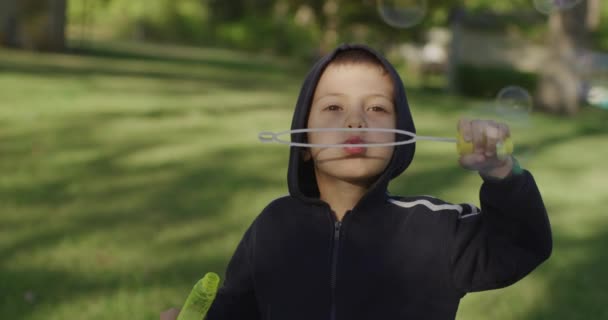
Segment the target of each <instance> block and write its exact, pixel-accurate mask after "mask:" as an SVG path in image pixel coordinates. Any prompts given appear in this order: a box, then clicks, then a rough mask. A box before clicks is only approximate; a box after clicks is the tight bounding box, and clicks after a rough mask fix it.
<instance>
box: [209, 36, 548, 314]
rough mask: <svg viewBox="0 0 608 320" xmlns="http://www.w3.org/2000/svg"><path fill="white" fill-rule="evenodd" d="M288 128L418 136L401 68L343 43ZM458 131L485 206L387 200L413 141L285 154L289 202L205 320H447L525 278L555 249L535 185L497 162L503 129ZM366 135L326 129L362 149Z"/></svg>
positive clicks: (305, 137)
mask: <svg viewBox="0 0 608 320" xmlns="http://www.w3.org/2000/svg"><path fill="white" fill-rule="evenodd" d="M291 128H292V129H300V128H396V129H400V130H406V131H410V132H415V127H414V122H413V120H412V117H411V114H410V110H409V107H408V103H407V99H406V95H405V90H404V87H403V84H402V82H401V79H400V78H399V76H398V74H397V72H396V71H395V69H394V68H393V67H392V66H391V65H390V64H389V62H387V61H386V60H385V59H384V58H383V57H382V56H380V55H379V54H378V53H376V52H375V51H373V50H372V49H370V48H368V47H366V46H361V45H342V46H340V47H339V48H337V49H336V50H335V51H334V52H332V53H330V54H329V55H327V56H326V57H324V58H322V59H321V60H320V61H319V62H318V63H317V64H316V65H315V66H314V67H313V69H312V71H311V72H310V73H309V74H308V76H307V78H306V80H305V82H304V85H303V87H302V90H301V92H300V96H299V99H298V102H297V106H296V109H295V113H294V117H293V121H292V125H291ZM459 129H460V130H461V132H462V133H463V135H464V137H465V140H467V141H471V142H472V143H473V144H474V153H473V154H470V155H464V156H461V157H460V159H459V161H460V164H461V166H462V167H463V168H465V169H472V170H477V171H478V172H479V173H480V176H481V178H482V180H483V184H482V186H481V190H480V202H481V209H478V208H476V207H475V206H473V205H469V204H450V203H446V202H444V201H442V200H440V199H436V198H433V197H429V196H417V197H414V196H412V197H395V196H391V195H388V193H387V186H388V184H389V181H390V180H391V179H392V178H395V177H397V176H398V175H399V174H401V173H402V172H403V171H404V170H405V169H406V168H407V167H408V165H409V164H410V162H411V161H412V158H413V156H414V150H415V145H414V144H405V145H399V146H396V147H373V148H363V147H357V146H353V147H352V148H310V149H306V148H301V147H292V148H291V153H290V160H289V168H288V185H289V195H288V196H285V197H282V198H280V199H277V200H275V201H273V202H272V203H270V204H269V205H268V206H267V207H266V208H265V209H264V210H263V212H262V213H261V214H260V215H259V216H258V217H257V218H256V219H255V221H254V222H253V223H252V224H251V226H250V227H249V229H248V230H247V231H246V233H245V235H244V237H243V239H242V241H241V242H240V244H239V245H238V248H237V249H236V252H235V253H234V255H233V257H232V259H231V261H230V263H229V265H228V268H227V271H226V274H225V277H224V278H225V279H224V284H223V286H222V287H221V288H220V289H219V291H218V294H217V297H216V300H215V301H214V303H213V305H212V306H211V309H210V310H209V313H208V314H207V318H206V319H207V320H232V319H234V320H237V319H238V320H244V319H260V320H262V319H264V320H268V319H277V320H287V319H289V320H297V319H306V320H310V319H328V320H340V319H344V320H345V319H348V320H357V319H382V320H388V319H441V320H445V319H454V318H455V315H456V310H457V308H458V304H459V301H460V299H461V298H462V297H463V296H464V295H465V294H466V293H467V292H473V291H481V290H489V289H495V288H500V287H505V286H508V285H511V284H513V283H514V282H516V281H518V280H520V279H522V278H523V277H524V276H526V275H527V274H528V273H530V272H531V271H532V270H533V269H535V268H536V267H537V266H538V265H539V264H540V263H542V262H543V261H544V260H546V259H547V258H548V257H549V255H550V253H551V248H552V240H551V231H550V226H549V221H548V218H547V214H546V211H545V207H544V205H543V201H542V199H541V196H540V193H539V191H538V189H537V187H536V184H535V182H534V179H533V177H532V175H531V174H530V173H529V172H528V171H526V170H522V169H519V167H518V166H517V165H516V162H515V161H514V159H512V158H507V159H500V158H498V157H497V156H496V144H497V142H500V141H502V140H504V139H505V138H506V137H507V136H508V135H509V132H508V128H507V127H506V126H504V125H502V124H497V123H494V122H492V121H482V120H474V121H469V120H461V121H460V123H459ZM373 134H374V133H371V132H367V133H365V132H362V133H360V134H359V133H358V134H353V133H351V132H335V133H331V134H330V135H333V136H331V137H332V139H339V141H341V142H344V143H349V142H352V143H364V142H366V141H372V140H373V138H374V137H373ZM394 138H395V139H401V138H400V137H399V136H395V137H394ZM292 139H293V140H295V141H296V142H310V143H324V142H325V141H324V140H323V139H329V138H328V135H327V134H326V133H323V134H321V133H309V134H296V135H294V136H293V137H292ZM332 143H335V141H332ZM411 183H416V182H415V181H412V182H411Z"/></svg>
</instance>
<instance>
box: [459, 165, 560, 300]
mask: <svg viewBox="0 0 608 320" xmlns="http://www.w3.org/2000/svg"><path fill="white" fill-rule="evenodd" d="M483 179H484V183H483V184H482V186H481V190H480V202H481V210H480V211H479V209H477V208H474V207H473V211H472V212H468V213H466V212H465V213H463V214H461V215H460V216H459V217H458V218H457V220H456V222H455V224H454V228H453V234H452V237H451V254H450V258H451V260H450V263H451V272H452V277H453V280H454V283H455V285H456V287H457V288H458V289H460V290H462V291H463V292H474V291H482V290H490V289H497V288H502V287H506V286H509V285H511V284H513V283H515V282H517V281H518V280H520V279H522V278H523V277H525V276H526V275H527V274H529V273H530V272H532V270H534V269H535V268H536V267H537V266H538V265H540V264H541V263H542V262H543V261H545V260H546V259H548V258H549V256H550V255H551V250H552V237H551V227H550V224H549V219H548V217H547V212H546V209H545V206H544V204H543V200H542V197H541V195H540V192H539V190H538V187H537V186H536V183H535V181H534V178H533V176H532V174H530V172H528V171H526V170H524V171H523V172H522V173H521V174H517V175H512V176H510V177H508V178H505V179H503V180H491V179H489V178H483ZM463 207H464V206H463Z"/></svg>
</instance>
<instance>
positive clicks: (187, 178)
mask: <svg viewBox="0 0 608 320" xmlns="http://www.w3.org/2000/svg"><path fill="white" fill-rule="evenodd" d="M79 53H80V55H74V54H68V55H58V54H52V55H50V54H47V55H40V54H35V53H27V52H21V51H10V50H0V88H2V90H0V103H1V105H2V107H0V177H1V178H0V212H1V214H0V292H2V294H1V295H0V315H2V316H1V318H3V319H4V318H6V319H28V320H30V319H31V320H33V319H93V320H94V319H158V314H159V312H160V311H161V310H164V309H167V308H169V307H171V306H181V304H182V303H183V301H184V299H185V298H186V296H187V294H188V293H189V290H190V289H191V288H192V286H193V285H194V283H195V282H196V281H197V280H198V279H199V278H200V277H202V276H203V275H204V274H205V273H206V272H208V271H215V272H217V273H219V274H220V275H221V274H222V273H223V271H224V269H225V266H226V263H227V262H228V259H229V258H230V256H231V254H232V252H233V250H234V248H235V246H236V244H237V242H238V241H239V240H240V237H241V236H242V233H243V232H244V230H245V228H247V227H248V226H249V224H250V222H251V221H252V219H253V218H254V217H255V216H256V215H257V214H258V213H259V212H260V210H261V209H262V208H263V207H264V206H265V205H266V204H267V203H268V202H269V201H271V200H272V199H274V198H276V197H279V196H282V195H284V194H286V193H287V189H286V181H285V180H286V179H285V178H286V164H287V156H288V155H287V148H285V147H282V146H272V145H261V144H260V143H258V142H257V133H258V131H261V130H279V129H286V128H288V126H289V124H290V121H291V112H292V110H293V105H294V103H295V100H296V97H297V93H298V89H299V85H300V82H301V80H302V79H303V77H304V75H305V72H306V69H305V68H303V67H302V66H301V65H297V64H293V63H291V62H290V61H281V60H276V59H272V58H271V57H264V56H250V55H247V54H243V53H238V52H232V51H222V50H211V49H208V50H204V49H191V48H183V47H168V46H151V45H146V46H144V45H105V46H103V47H93V48H92V49H91V48H89V49H87V50H80V51H79ZM408 94H409V98H410V101H411V105H412V112H413V114H414V116H415V119H416V124H417V128H418V132H419V133H420V134H424V135H441V136H453V135H454V128H455V123H456V119H457V118H458V117H459V116H461V115H466V114H470V113H471V110H472V109H474V108H475V107H476V106H478V105H479V104H480V103H483V101H474V100H467V99H462V98H457V97H450V96H446V95H441V94H437V93H436V92H428V91H424V90H419V89H415V88H412V89H411V90H410V91H409V93H408ZM532 121H533V123H534V126H533V127H532V128H528V129H526V131H525V135H524V134H523V133H524V130H521V132H520V133H521V134H520V135H519V137H518V136H517V133H518V132H517V131H516V132H514V135H515V137H518V138H516V143H517V145H516V147H520V149H526V148H527V149H529V150H532V151H533V153H532V154H533V156H532V157H530V158H528V159H526V162H525V166H526V167H528V168H530V169H531V170H532V171H533V173H534V175H535V176H536V177H537V180H538V184H539V185H540V188H541V191H542V193H543V195H544V199H545V202H546V205H547V207H548V209H549V213H550V216H551V220H552V224H553V231H554V236H555V250H554V254H553V257H552V258H551V260H549V262H548V263H546V264H544V265H542V266H541V267H540V268H539V269H537V270H536V271H535V272H534V273H533V274H532V275H530V276H529V277H527V278H526V279H525V280H524V281H521V282H519V283H517V284H516V285H514V286H511V287H509V288H506V289H503V290H495V291H489V292H485V293H476V294H471V295H468V296H466V297H465V298H464V299H463V302H462V304H461V307H460V311H459V316H458V319H599V318H604V317H608V306H606V304H605V303H604V302H605V301H606V300H607V299H608V293H607V292H608V291H606V289H605V288H608V274H607V273H606V272H605V268H606V265H607V264H608V254H607V253H606V252H607V251H606V250H605V248H606V246H607V245H608V231H606V230H608V228H607V227H608V218H606V209H605V208H607V207H608V166H606V158H607V157H608V142H606V138H607V137H608V126H607V125H606V123H608V122H607V121H608V114H607V113H605V112H604V113H602V112H601V111H600V110H592V109H589V110H585V112H583V113H582V114H581V115H580V116H578V117H576V118H572V119H565V118H555V117H548V116H542V115H536V114H535V115H534V116H533V119H532ZM479 183H480V180H479V178H478V177H477V176H476V175H475V174H474V173H471V172H467V171H464V170H461V169H459V167H458V166H457V163H456V156H455V153H454V147H453V146H452V145H447V144H441V143H432V142H425V143H420V144H419V145H418V148H417V155H416V159H415V161H414V163H413V164H412V166H411V167H410V169H408V171H407V172H406V173H405V174H404V175H402V176H401V177H399V178H397V179H396V180H395V181H394V182H393V183H392V185H391V192H393V193H401V194H432V195H435V196H439V197H442V198H445V199H447V200H449V201H454V202H461V201H462V202H474V203H477V202H478V200H477V194H478V187H479Z"/></svg>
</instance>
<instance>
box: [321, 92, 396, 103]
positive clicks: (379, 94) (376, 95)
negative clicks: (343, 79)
mask: <svg viewBox="0 0 608 320" xmlns="http://www.w3.org/2000/svg"><path fill="white" fill-rule="evenodd" d="M345 95H346V94H344V93H337V92H335V93H334V92H330V93H327V94H324V95H322V96H320V97H317V98H316V99H315V100H314V101H313V102H312V103H315V102H317V101H318V100H321V99H323V98H327V97H340V96H345ZM374 97H380V98H385V99H388V100H393V99H392V97H389V96H387V95H386V94H383V93H372V94H369V95H367V96H366V98H374Z"/></svg>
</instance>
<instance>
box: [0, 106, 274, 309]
mask: <svg viewBox="0 0 608 320" xmlns="http://www.w3.org/2000/svg"><path fill="white" fill-rule="evenodd" d="M165 116H167V115H165ZM122 117H123V115H119V114H116V115H114V116H108V115H103V116H102V117H80V118H78V119H62V124H63V126H59V127H53V126H51V127H50V128H48V129H45V130H41V131H39V132H34V133H30V134H21V135H19V136H18V137H12V138H11V139H10V140H7V141H6V142H7V144H8V145H4V146H3V149H4V150H5V151H7V152H6V153H4V155H3V157H2V162H3V165H2V167H3V168H12V169H13V170H12V171H11V172H9V171H7V172H6V174H7V175H11V174H12V173H14V172H13V171H19V170H28V174H27V175H29V180H27V181H24V182H22V183H19V184H17V185H0V199H5V201H4V203H5V204H10V206H11V208H18V210H19V211H21V212H23V213H22V215H23V217H19V219H17V216H16V215H17V214H19V213H17V212H14V213H12V214H11V216H12V217H13V218H11V221H9V222H7V224H4V223H3V225H2V227H1V228H2V230H3V231H2V232H7V233H6V234H9V235H10V234H11V231H18V232H20V235H19V236H15V237H10V238H8V239H9V240H10V241H8V242H6V243H2V244H1V245H0V261H2V262H1V263H0V291H1V292H2V293H3V294H2V299H0V311H1V312H0V313H1V314H2V315H3V317H4V316H7V317H8V318H25V317H27V315H28V314H29V313H32V312H34V311H35V310H36V306H39V305H40V307H42V305H44V306H45V307H47V308H49V307H50V308H54V307H56V306H58V305H60V304H65V303H70V301H72V300H76V299H78V298H81V297H87V296H104V295H111V294H113V293H116V292H117V291H118V290H123V289H134V290H137V289H144V288H150V287H153V286H156V287H163V286H167V287H171V286H180V285H181V286H184V287H185V288H189V287H191V286H192V285H193V284H194V281H196V280H197V279H198V278H200V277H201V276H202V275H203V274H204V273H205V272H207V271H216V272H218V273H219V274H221V273H222V272H223V270H224V268H225V267H226V262H227V259H228V258H229V257H230V255H231V253H232V252H225V253H222V254H220V255H215V254H205V253H201V254H195V255H193V256H191V257H189V258H175V256H171V253H172V252H174V253H178V252H183V251H184V250H191V249H188V247H190V246H192V245H195V246H196V245H200V244H201V243H207V242H217V241H227V240H223V239H225V238H226V236H227V235H234V234H236V235H240V234H242V233H243V232H244V230H245V228H246V227H247V226H248V225H249V224H250V223H251V221H250V220H251V219H243V218H238V216H239V215H242V214H243V213H242V212H246V211H247V210H252V208H251V207H248V206H247V205H242V204H241V205H238V207H242V210H240V211H237V212H234V211H231V212H229V210H234V209H233V208H232V207H234V205H235V203H234V201H235V198H239V197H240V198H239V199H242V198H243V195H247V194H256V193H258V192H262V191H265V190H274V189H276V188H277V185H281V184H282V178H283V177H282V176H280V177H278V176H277V170H276V168H277V167H281V165H283V164H284V163H283V159H281V156H280V155H279V153H280V152H282V151H278V152H277V153H272V152H267V153H266V154H265V155H264V156H265V158H264V159H262V160H259V159H258V158H257V157H258V156H259V150H258V148H256V147H241V146H230V145H226V146H221V147H218V148H217V149H212V150H209V149H206V148H205V147H204V146H202V147H201V149H200V150H199V151H200V152H196V153H195V155H193V156H190V157H188V158H187V159H184V161H183V162H181V163H180V162H170V163H164V164H159V165H153V164H152V165H150V164H146V165H137V164H133V165H125V163H126V162H125V159H127V158H129V157H130V156H132V155H133V154H136V153H138V152H142V151H143V152H145V151H146V150H148V149H154V148H158V147H162V146H166V145H171V144H172V143H179V142H180V141H179V140H180V138H181V137H183V135H189V134H194V133H191V132H190V131H189V129H184V130H180V129H178V130H177V132H168V134H169V137H166V136H164V135H162V134H160V133H159V136H156V137H154V136H153V137H151V139H145V140H140V139H137V138H135V137H133V138H130V139H127V140H124V141H123V140H118V141H117V142H116V143H110V142H102V141H99V140H98V137H97V136H95V134H94V130H91V129H92V128H95V127H96V126H103V125H104V124H106V122H112V121H114V120H120V119H121V118H122ZM71 120H74V121H71ZM196 134H198V135H204V134H205V133H204V130H202V129H198V131H197V133H196ZM207 134H208V133H207ZM49 136H50V137H51V139H50V141H52V142H50V143H49V145H46V146H43V147H42V149H41V150H38V151H36V152H33V151H32V146H35V145H36V144H38V143H40V142H39V141H40V140H41V139H42V140H44V138H45V137H47V138H48V137H49ZM43 144H44V143H43ZM90 150H99V152H98V154H97V155H95V156H94V157H93V158H91V159H87V160H80V159H78V158H75V159H74V160H66V161H67V162H66V163H65V164H61V165H59V164H57V163H55V162H54V161H57V159H58V157H60V156H61V155H62V154H71V153H78V152H80V151H87V152H88V151H90ZM252 161H255V163H256V165H255V167H249V166H248V164H249V163H251V162H252ZM279 162H280V163H279ZM3 170H4V169H3ZM269 172H272V173H273V174H268V173H269ZM38 173H39V174H40V175H39V174H38ZM159 173H160V174H162V176H163V178H162V179H155V178H154V177H156V176H157V175H158V174H159ZM28 212H33V213H35V214H34V217H29V218H28V217H27V215H28ZM36 212H41V213H42V214H39V213H36ZM227 214H230V215H232V216H233V217H232V218H229V217H226V215H227ZM247 214H248V215H249V214H251V213H247ZM235 215H236V218H235ZM196 222H199V223H200V222H203V225H204V224H205V223H207V222H208V223H212V224H218V226H217V227H213V228H209V230H207V228H205V231H201V232H197V233H195V234H192V235H186V236H184V237H179V238H177V239H176V240H167V241H165V242H162V243H160V244H159V243H156V244H154V242H153V241H151V242H150V247H149V248H147V249H145V250H146V252H145V255H146V256H148V257H149V259H150V260H151V261H154V260H156V259H165V260H166V262H167V263H166V264H160V265H159V264H158V263H151V266H150V269H148V270H140V271H141V274H139V273H140V272H139V271H137V272H135V270H131V271H132V272H133V273H136V275H130V274H129V273H128V272H125V271H121V270H114V269H112V268H110V269H105V270H104V268H101V267H100V268H99V269H95V270H92V271H91V273H90V274H83V273H82V272H78V271H74V272H69V269H65V268H61V269H56V268H53V267H48V268H44V267H30V268H28V267H25V268H19V269H18V270H16V269H15V268H14V267H10V266H11V261H12V260H14V259H15V258H16V257H20V259H21V260H23V258H24V255H25V256H27V253H28V252H31V253H32V254H34V255H39V254H40V253H41V252H44V251H46V250H53V251H57V250H58V249H57V248H58V247H61V244H62V243H65V241H66V239H72V240H71V241H74V242H75V243H77V242H79V241H80V239H86V238H87V237H88V236H90V235H93V234H98V235H102V237H103V239H104V241H108V242H109V243H113V242H117V241H120V240H117V239H116V237H118V239H123V238H124V239H132V240H133V241H136V242H142V241H146V239H142V237H143V238H146V237H150V240H154V233H150V232H149V231H146V232H145V233H144V234H141V235H139V236H138V235H137V234H133V233H137V232H138V230H142V228H143V230H158V231H159V232H160V231H162V230H169V229H172V228H176V229H178V230H179V228H183V227H184V225H187V224H188V223H196ZM32 228H35V229H32ZM28 230H37V231H36V232H29V231H28ZM23 231H28V232H23ZM124 245H125V246H126V247H129V245H130V244H128V243H125V244H124ZM224 246H226V247H231V246H230V245H227V244H224ZM235 246H236V244H234V247H235ZM96 254H97V249H96V248H91V250H90V251H88V250H87V251H86V252H79V253H77V255H78V259H79V260H81V259H84V260H89V259H92V260H95V259H100V260H99V261H98V262H99V263H103V259H102V258H99V257H97V256H96ZM36 265H38V263H36ZM28 291H32V292H34V293H35V294H36V296H37V297H38V298H37V302H35V303H34V304H30V303H28V302H27V299H26V298H24V294H25V293H26V292H28ZM184 294H187V291H184ZM158 308H161V306H158ZM157 311H160V310H157ZM157 311H154V312H155V313H156V314H157Z"/></svg>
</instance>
